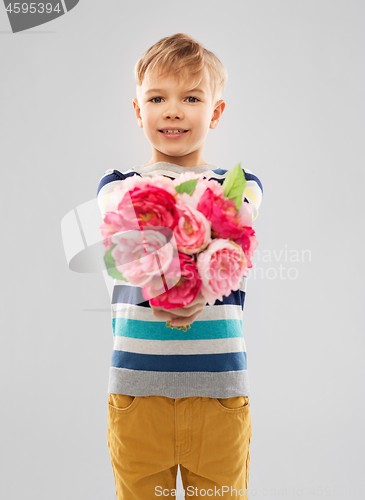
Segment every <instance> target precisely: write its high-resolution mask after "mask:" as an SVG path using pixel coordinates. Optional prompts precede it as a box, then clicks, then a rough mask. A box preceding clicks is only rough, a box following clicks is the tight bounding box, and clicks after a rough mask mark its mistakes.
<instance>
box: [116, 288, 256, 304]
mask: <svg viewBox="0 0 365 500" xmlns="http://www.w3.org/2000/svg"><path fill="white" fill-rule="evenodd" d="M245 297H246V292H243V291H242V290H235V291H234V292H232V293H231V294H230V295H229V296H228V297H226V296H223V300H222V301H220V300H216V301H215V303H214V306H221V305H226V304H229V305H234V306H241V307H242V310H243V308H244V304H245ZM112 304H134V305H136V306H137V305H138V306H141V307H151V306H150V303H149V301H148V300H145V299H144V297H143V295H142V288H141V287H137V286H128V285H115V286H114V288H113V296H112ZM214 306H210V305H209V304H207V305H206V307H214Z"/></svg>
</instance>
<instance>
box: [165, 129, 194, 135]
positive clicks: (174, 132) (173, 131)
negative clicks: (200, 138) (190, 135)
mask: <svg viewBox="0 0 365 500" xmlns="http://www.w3.org/2000/svg"><path fill="white" fill-rule="evenodd" d="M159 132H162V133H163V134H170V135H175V134H183V133H185V132H189V130H183V129H178V130H174V129H163V130H159Z"/></svg>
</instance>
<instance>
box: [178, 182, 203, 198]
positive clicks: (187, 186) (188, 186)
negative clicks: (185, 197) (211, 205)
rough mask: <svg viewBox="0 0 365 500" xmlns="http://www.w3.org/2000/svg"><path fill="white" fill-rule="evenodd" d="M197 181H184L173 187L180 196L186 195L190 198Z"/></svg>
mask: <svg viewBox="0 0 365 500" xmlns="http://www.w3.org/2000/svg"><path fill="white" fill-rule="evenodd" d="M198 180H199V179H191V180H190V181H185V182H182V183H181V184H179V185H178V186H176V187H175V189H176V191H177V192H178V193H180V194H182V193H188V194H190V196H191V195H192V194H193V192H194V189H195V186H196V183H197V182H198Z"/></svg>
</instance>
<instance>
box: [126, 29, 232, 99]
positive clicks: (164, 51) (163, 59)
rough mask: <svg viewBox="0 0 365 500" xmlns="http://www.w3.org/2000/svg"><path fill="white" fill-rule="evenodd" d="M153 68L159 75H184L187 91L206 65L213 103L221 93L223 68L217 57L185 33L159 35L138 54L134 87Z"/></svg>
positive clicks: (223, 85)
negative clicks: (187, 85) (159, 37)
mask: <svg viewBox="0 0 365 500" xmlns="http://www.w3.org/2000/svg"><path fill="white" fill-rule="evenodd" d="M155 68H156V69H157V70H158V71H159V74H160V75H164V74H167V73H169V74H172V75H174V76H176V77H181V76H182V75H186V79H187V81H188V83H190V87H189V89H187V90H191V89H193V88H194V87H197V86H198V85H199V84H200V82H201V80H202V78H203V76H204V69H205V68H207V70H208V72H209V76H210V84H211V91H212V100H213V101H212V102H213V103H215V102H216V100H217V99H218V98H220V96H221V95H222V92H223V90H224V87H225V86H226V84H227V80H228V75H227V71H226V69H225V67H224V66H223V64H222V63H221V61H220V60H219V59H218V57H217V56H216V55H215V54H213V52H211V51H210V50H207V49H206V48H205V47H203V45H202V44H201V43H200V42H198V41H196V40H194V38H192V37H191V36H190V35H188V34H187V33H176V34H175V35H171V36H167V37H165V38H161V40H159V41H158V42H156V43H155V44H154V45H152V47H150V48H149V49H148V50H147V51H146V52H145V53H144V54H143V55H142V56H141V57H140V59H139V60H138V61H137V63H136V65H135V67H134V78H135V80H136V84H137V86H141V85H142V83H143V80H144V78H145V77H146V73H147V71H153V70H154V69H155ZM137 90H138V88H137Z"/></svg>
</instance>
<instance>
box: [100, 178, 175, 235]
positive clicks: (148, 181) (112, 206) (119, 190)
mask: <svg viewBox="0 0 365 500" xmlns="http://www.w3.org/2000/svg"><path fill="white" fill-rule="evenodd" d="M148 186H155V187H159V188H161V189H164V190H165V191H167V192H169V193H170V194H171V195H172V196H174V195H175V194H176V192H175V188H174V185H173V183H172V180H171V179H169V178H168V177H164V176H163V175H156V176H154V177H140V176H139V175H132V176H131V177H127V178H126V179H124V180H123V181H121V183H120V184H119V185H118V186H116V187H115V188H114V189H113V191H111V192H110V193H109V195H108V196H109V200H108V203H107V204H106V207H105V212H117V211H118V205H119V203H120V200H122V199H123V197H124V195H125V194H126V193H127V192H128V191H133V189H134V188H135V187H139V188H140V189H145V188H147V187H148ZM135 229H137V228H135Z"/></svg>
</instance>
